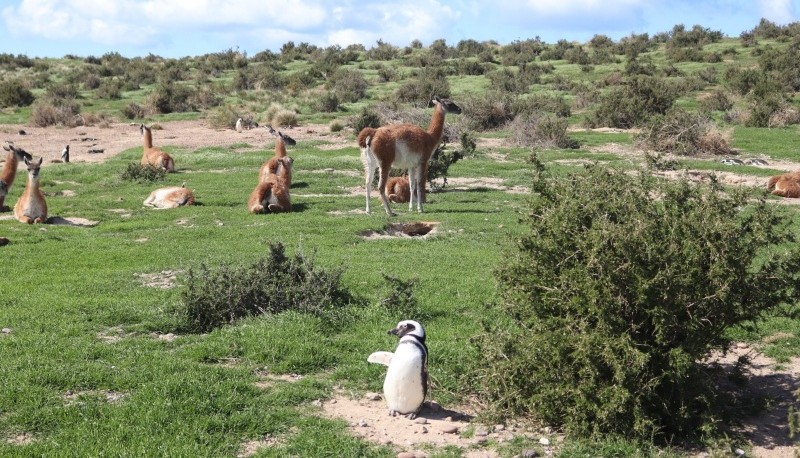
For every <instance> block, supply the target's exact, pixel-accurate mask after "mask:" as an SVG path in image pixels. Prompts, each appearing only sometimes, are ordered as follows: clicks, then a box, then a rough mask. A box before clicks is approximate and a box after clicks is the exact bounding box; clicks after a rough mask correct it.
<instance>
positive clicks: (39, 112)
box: [31, 100, 81, 127]
mask: <svg viewBox="0 0 800 458" xmlns="http://www.w3.org/2000/svg"><path fill="white" fill-rule="evenodd" d="M80 112H81V106H80V104H79V103H78V102H76V101H74V100H69V101H66V100H65V101H62V102H61V103H59V104H57V105H56V104H54V103H53V102H50V101H47V100H39V101H37V102H36V103H35V104H34V105H33V111H32V112H31V124H33V125H34V126H36V127H47V126H65V127H75V126H79V125H81V118H80V116H79V114H80Z"/></svg>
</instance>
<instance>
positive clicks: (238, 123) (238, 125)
mask: <svg viewBox="0 0 800 458" xmlns="http://www.w3.org/2000/svg"><path fill="white" fill-rule="evenodd" d="M243 128H244V125H243V124H242V118H239V119H237V120H236V132H241V131H242V129H243Z"/></svg>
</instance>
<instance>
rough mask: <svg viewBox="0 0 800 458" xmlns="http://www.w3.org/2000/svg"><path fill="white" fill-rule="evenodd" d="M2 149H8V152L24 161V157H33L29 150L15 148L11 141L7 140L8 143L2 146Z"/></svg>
mask: <svg viewBox="0 0 800 458" xmlns="http://www.w3.org/2000/svg"><path fill="white" fill-rule="evenodd" d="M3 149H4V150H6V151H10V152H12V153H14V156H16V158H17V159H18V160H21V161H24V160H25V159H28V160H31V159H33V156H31V154H30V153H29V152H27V151H25V150H24V149H22V148H17V147H16V146H14V144H13V143H11V142H8V144H7V145H6V146H3Z"/></svg>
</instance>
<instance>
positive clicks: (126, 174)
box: [120, 162, 167, 183]
mask: <svg viewBox="0 0 800 458" xmlns="http://www.w3.org/2000/svg"><path fill="white" fill-rule="evenodd" d="M166 175H167V171H166V169H164V168H163V167H156V166H155V165H153V164H145V165H142V164H140V163H138V162H131V163H129V164H128V166H127V167H126V168H125V170H123V171H122V173H121V174H120V179H122V180H125V181H136V182H139V183H144V182H147V183H153V182H156V181H163V180H164V177H165V176H166Z"/></svg>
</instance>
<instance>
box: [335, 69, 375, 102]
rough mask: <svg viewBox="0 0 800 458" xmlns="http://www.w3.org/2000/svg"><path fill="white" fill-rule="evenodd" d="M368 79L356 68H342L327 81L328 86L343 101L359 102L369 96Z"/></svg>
mask: <svg viewBox="0 0 800 458" xmlns="http://www.w3.org/2000/svg"><path fill="white" fill-rule="evenodd" d="M368 86H369V85H368V84H367V81H366V80H365V79H364V77H363V76H362V75H361V73H360V72H358V71H356V70H349V69H346V68H340V69H339V70H336V72H334V74H333V76H331V78H330V79H329V80H328V82H327V83H326V87H328V88H329V89H332V90H333V91H334V92H335V94H336V96H337V97H338V98H339V100H341V101H342V102H347V103H353V102H358V101H359V100H361V99H363V98H364V97H366V96H367V87H368Z"/></svg>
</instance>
